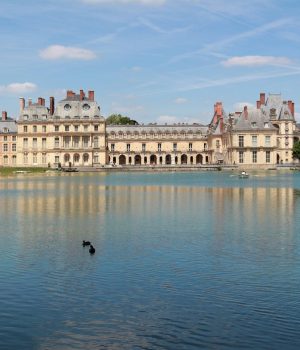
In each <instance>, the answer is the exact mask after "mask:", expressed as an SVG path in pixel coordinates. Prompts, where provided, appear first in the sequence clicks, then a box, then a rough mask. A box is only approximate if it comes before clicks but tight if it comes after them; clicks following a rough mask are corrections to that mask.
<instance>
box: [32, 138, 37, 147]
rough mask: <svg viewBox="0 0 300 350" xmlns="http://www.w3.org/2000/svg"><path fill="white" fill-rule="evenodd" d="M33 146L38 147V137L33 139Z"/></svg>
mask: <svg viewBox="0 0 300 350" xmlns="http://www.w3.org/2000/svg"><path fill="white" fill-rule="evenodd" d="M32 148H33V149H37V139H36V138H33V139H32Z"/></svg>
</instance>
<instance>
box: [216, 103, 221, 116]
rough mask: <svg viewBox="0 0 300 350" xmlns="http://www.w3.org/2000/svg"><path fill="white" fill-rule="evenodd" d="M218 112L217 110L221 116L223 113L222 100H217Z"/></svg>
mask: <svg viewBox="0 0 300 350" xmlns="http://www.w3.org/2000/svg"><path fill="white" fill-rule="evenodd" d="M216 109H217V110H216V112H217V116H218V117H221V115H222V102H217V107H216Z"/></svg>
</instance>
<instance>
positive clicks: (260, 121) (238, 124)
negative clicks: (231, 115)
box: [232, 109, 277, 131]
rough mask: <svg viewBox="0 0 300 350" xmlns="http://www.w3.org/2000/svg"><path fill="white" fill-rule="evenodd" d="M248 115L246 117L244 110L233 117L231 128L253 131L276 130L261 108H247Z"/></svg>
mask: <svg viewBox="0 0 300 350" xmlns="http://www.w3.org/2000/svg"><path fill="white" fill-rule="evenodd" d="M247 112H248V115H247V117H246V115H245V111H243V112H242V114H241V115H240V116H239V117H238V118H236V119H235V122H234V124H233V127H232V129H233V130H237V131H238V130H241V131H249V130H251V131H254V130H262V129H263V130H266V129H270V130H277V129H276V128H275V127H274V126H273V125H272V123H271V122H270V119H269V118H268V116H267V115H266V114H264V113H263V112H262V111H261V109H248V110H247Z"/></svg>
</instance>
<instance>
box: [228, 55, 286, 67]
mask: <svg viewBox="0 0 300 350" xmlns="http://www.w3.org/2000/svg"><path fill="white" fill-rule="evenodd" d="M221 63H222V65H223V66H225V67H234V66H244V67H251V66H266V65H273V66H274V65H289V64H291V63H292V61H291V60H290V59H289V58H287V57H275V56H235V57H230V58H228V59H227V60H225V61H222V62H221Z"/></svg>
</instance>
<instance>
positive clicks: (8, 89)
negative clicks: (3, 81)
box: [0, 82, 37, 94]
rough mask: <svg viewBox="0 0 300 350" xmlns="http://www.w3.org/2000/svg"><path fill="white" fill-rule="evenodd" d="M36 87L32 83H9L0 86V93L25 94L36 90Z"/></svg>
mask: <svg viewBox="0 0 300 350" xmlns="http://www.w3.org/2000/svg"><path fill="white" fill-rule="evenodd" d="M36 88H37V86H36V85H35V84H34V83H28V82H26V83H11V84H8V85H0V93H9V94H27V93H29V92H33V91H34V90H36Z"/></svg>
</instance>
